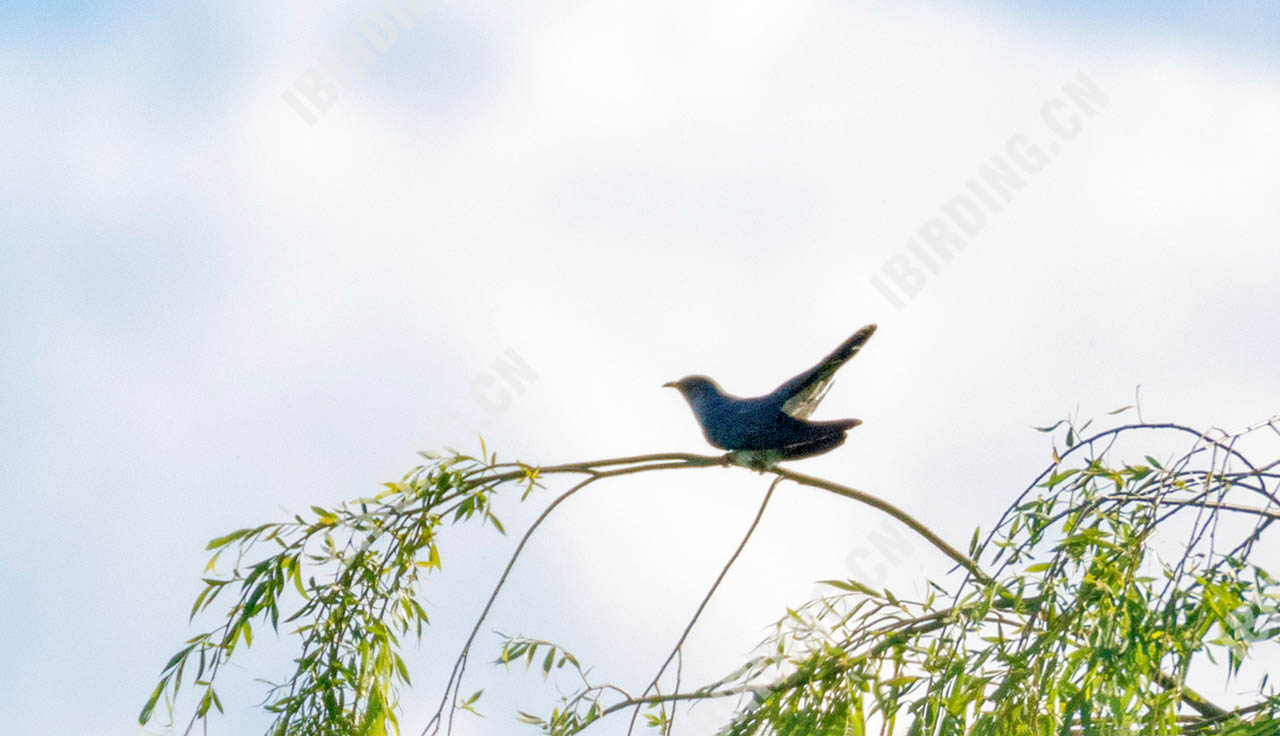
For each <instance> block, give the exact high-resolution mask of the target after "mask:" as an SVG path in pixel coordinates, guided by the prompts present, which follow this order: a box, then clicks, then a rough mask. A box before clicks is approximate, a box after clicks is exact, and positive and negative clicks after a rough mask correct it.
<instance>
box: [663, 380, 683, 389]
mask: <svg viewBox="0 0 1280 736" xmlns="http://www.w3.org/2000/svg"><path fill="white" fill-rule="evenodd" d="M662 387H663V388H680V387H679V386H677V385H676V382H675V381H667V382H666V383H664V384H662Z"/></svg>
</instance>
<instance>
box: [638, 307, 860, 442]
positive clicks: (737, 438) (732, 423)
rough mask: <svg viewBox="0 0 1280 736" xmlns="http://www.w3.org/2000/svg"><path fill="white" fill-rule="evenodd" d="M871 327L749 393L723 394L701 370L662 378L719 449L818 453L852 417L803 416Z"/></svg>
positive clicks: (838, 438)
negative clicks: (769, 388) (761, 392)
mask: <svg viewBox="0 0 1280 736" xmlns="http://www.w3.org/2000/svg"><path fill="white" fill-rule="evenodd" d="M875 331H876V326H875V325H867V326H866V327H863V328H862V329H860V330H858V331H857V332H855V333H853V336H852V337H850V338H849V339H848V340H845V341H844V342H843V343H842V344H841V345H840V347H838V348H836V349H835V350H834V351H832V353H831V354H830V355H828V356H827V357H825V358H823V359H822V360H821V361H819V362H818V364H817V365H815V366H814V367H812V368H810V369H809V370H807V371H805V372H803V373H801V374H800V375H798V376H796V377H795V378H792V379H791V380H790V381H787V382H786V383H784V384H782V385H781V386H779V387H778V388H776V389H774V390H773V392H772V393H770V394H766V395H765V396H759V397H756V398H754V399H743V398H739V397H737V396H731V395H729V394H726V393H725V392H724V391H723V390H722V389H721V388H720V386H719V385H718V384H716V382H715V381H713V380H711V379H710V378H707V377H706V376H686V377H684V378H681V379H680V380H679V381H672V382H670V383H666V384H663V385H664V386H670V387H671V388H675V389H677V390H678V391H680V393H681V394H683V395H684V398H685V400H686V401H688V402H689V407H690V408H692V409H693V414H694V416H696V417H697V418H698V423H699V424H700V425H702V433H703V434H704V435H705V436H706V438H707V441H708V442H710V443H711V444H712V445H715V446H716V447H719V448H720V449H722V450H734V451H747V452H748V453H758V457H760V458H761V459H762V460H763V461H764V462H766V463H767V462H772V461H776V460H794V459H797V458H802V457H812V456H814V455H820V454H822V453H824V452H827V451H829V450H831V449H833V448H836V447H838V446H840V445H841V444H842V443H843V442H844V441H845V433H846V432H848V431H849V430H850V429H853V428H854V427H856V426H858V425H859V424H861V423H862V421H861V420H858V419H836V420H833V421H823V422H812V421H808V418H809V415H810V414H812V413H813V410H814V409H815V408H817V406H818V402H820V401H822V398H823V397H824V396H826V393H827V391H828V390H829V389H830V388H831V381H832V379H833V378H834V377H835V373H836V371H837V370H839V369H840V366H842V365H844V364H845V363H846V362H848V361H849V359H850V358H852V357H853V356H854V355H856V354H857V353H858V350H859V349H861V348H862V346H863V344H864V343H866V341H867V340H868V339H870V337H871V335H873V334H874V333H875Z"/></svg>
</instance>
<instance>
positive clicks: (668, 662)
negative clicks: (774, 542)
mask: <svg viewBox="0 0 1280 736" xmlns="http://www.w3.org/2000/svg"><path fill="white" fill-rule="evenodd" d="M782 480H783V479H782V477H781V476H779V477H777V478H774V479H773V482H772V483H770V484H769V490H768V491H766V492H765V494H764V500H762V501H761V502H760V509H759V510H758V511H756V516H755V518H754V519H752V520H751V526H749V527H747V533H746V534H744V535H743V536H742V541H741V542H739V543H738V548H737V549H735V550H734V551H733V554H732V555H730V557H729V561H728V562H726V563H724V568H723V569H722V570H720V574H719V575H717V576H716V581H715V582H714V583H712V584H711V588H710V589H709V590H708V591H707V593H706V595H704V596H703V597H702V602H701V603H699V604H698V609H697V610H696V611H694V612H693V616H692V617H691V618H690V619H689V623H688V624H687V625H686V626H685V627H684V631H683V632H682V633H681V634H680V639H679V640H677V641H676V645H675V646H674V647H672V649H671V654H668V655H667V658H666V660H665V661H664V662H663V663H662V666H661V667H659V668H658V674H656V675H654V676H653V681H652V682H650V683H649V686H648V687H646V688H645V689H644V692H643V693H641V694H640V696H641V697H644V696H646V695H648V694H649V692H650V691H652V690H653V689H654V688H656V687H657V686H658V681H659V680H661V679H662V675H663V673H665V672H666V671H667V667H668V666H670V665H671V660H673V659H675V657H676V655H677V654H678V653H679V652H680V649H681V647H683V646H684V643H685V640H687V639H688V638H689V633H690V632H691V631H693V626H694V624H696V623H697V622H698V617H699V616H701V615H702V611H703V610H704V609H706V607H707V604H708V603H710V602H711V597H712V596H713V595H715V592H716V590H717V589H718V588H719V587H720V583H721V582H722V581H724V578H725V575H728V574H729V568H731V567H733V563H734V562H737V560H738V555H740V554H742V550H743V549H744V548H745V547H746V546H747V541H748V540H750V539H751V535H752V534H753V533H755V530H756V527H757V526H759V524H760V519H761V518H762V517H763V516H764V510H765V507H767V506H768V505H769V499H770V498H773V491H774V489H775V488H777V487H778V484H779V483H781V482H782ZM677 689H679V688H678V687H677ZM638 715H640V708H639V707H637V708H636V709H635V711H634V712H633V713H632V714H631V722H630V723H629V724H627V736H630V734H631V732H632V730H633V729H634V728H635V725H636V717H637V716H638Z"/></svg>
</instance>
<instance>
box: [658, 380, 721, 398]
mask: <svg viewBox="0 0 1280 736" xmlns="http://www.w3.org/2000/svg"><path fill="white" fill-rule="evenodd" d="M662 387H663V388H674V389H675V390H677V391H679V392H680V393H681V394H684V397H685V399H687V400H689V401H690V402H693V401H697V400H698V399H701V398H703V397H705V396H714V395H716V394H719V393H721V392H720V387H719V386H717V385H716V382H715V381H713V380H711V379H710V378H707V377H706V376H685V377H684V378H681V379H680V380H679V381H667V382H666V383H664V384H662Z"/></svg>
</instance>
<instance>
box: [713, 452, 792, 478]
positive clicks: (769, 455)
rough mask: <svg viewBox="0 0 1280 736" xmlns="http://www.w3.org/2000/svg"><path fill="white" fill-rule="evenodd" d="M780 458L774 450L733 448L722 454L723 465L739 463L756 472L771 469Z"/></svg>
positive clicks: (779, 454)
mask: <svg viewBox="0 0 1280 736" xmlns="http://www.w3.org/2000/svg"><path fill="white" fill-rule="evenodd" d="M781 459H782V456H781V453H779V452H778V451H776V450H733V451H732V452H729V453H726V454H725V456H724V464H725V466H726V467H727V466H729V465H730V464H733V465H740V466H742V467H744V468H750V469H752V470H754V471H756V472H758V473H764V472H767V471H770V470H773V466H774V465H775V464H777V462H778V461H779V460H781Z"/></svg>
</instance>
